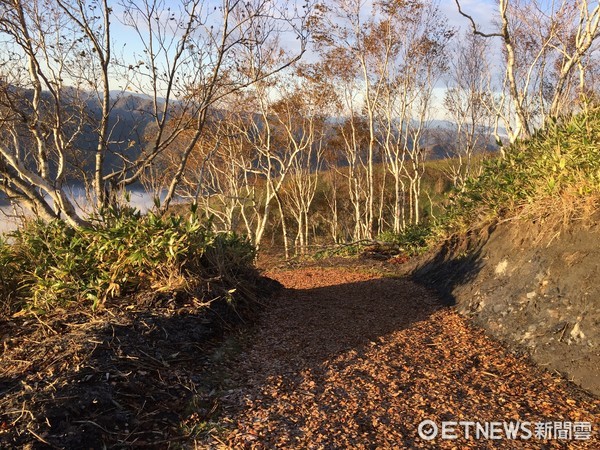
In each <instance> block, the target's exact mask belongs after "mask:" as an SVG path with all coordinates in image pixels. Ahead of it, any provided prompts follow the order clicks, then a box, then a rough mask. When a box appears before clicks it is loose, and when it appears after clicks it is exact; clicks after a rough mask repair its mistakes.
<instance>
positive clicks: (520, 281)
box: [415, 221, 600, 395]
mask: <svg viewBox="0 0 600 450" xmlns="http://www.w3.org/2000/svg"><path fill="white" fill-rule="evenodd" d="M415 277H416V279H418V280H421V281H423V282H425V283H426V284H427V285H428V286H431V287H433V288H435V289H436V290H437V291H438V292H440V293H441V294H442V295H444V296H445V298H446V299H447V300H448V301H450V302H455V303H456V305H457V309H458V311H459V312H460V313H462V314H464V315H466V316H468V317H472V318H473V320H474V321H475V323H477V324H478V325H481V326H483V327H484V328H485V329H487V330H488V331H489V332H490V333H491V334H492V335H493V336H495V337H497V338H499V339H500V340H503V341H505V342H506V343H507V345H509V346H514V345H515V344H517V346H518V347H520V348H522V349H526V350H527V351H528V353H529V354H530V355H531V356H532V358H533V360H534V361H536V362H537V363H538V364H539V365H540V366H542V367H546V368H548V369H549V370H556V371H558V372H560V373H562V374H563V375H564V376H565V377H567V378H568V379H570V380H572V381H574V382H575V383H577V384H579V385H580V386H582V387H583V388H585V389H588V390H589V391H591V392H593V393H595V394H596V395H600V282H599V281H600V227H599V226H598V225H597V224H592V225H587V226H586V225H584V224H576V225H570V226H569V227H567V228H565V227H564V226H560V227H559V226H555V227H551V226H549V224H548V223H532V222H526V221H513V222H510V223H503V224H500V225H498V226H496V227H494V228H490V229H487V230H484V231H482V232H481V233H480V234H477V235H475V234H473V235H470V236H469V237H467V238H464V239H457V240H455V241H454V242H451V243H449V244H447V245H446V246H445V247H444V248H442V249H441V250H440V251H439V252H438V253H437V254H436V255H435V256H433V257H431V258H430V259H429V260H427V261H425V262H424V263H422V264H421V265H420V267H418V269H417V270H416V271H415Z"/></svg>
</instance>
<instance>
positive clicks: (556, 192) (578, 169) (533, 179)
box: [443, 109, 600, 230]
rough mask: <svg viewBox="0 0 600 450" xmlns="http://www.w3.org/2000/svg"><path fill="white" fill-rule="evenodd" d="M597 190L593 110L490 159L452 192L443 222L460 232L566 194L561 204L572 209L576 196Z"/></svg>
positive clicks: (598, 150) (598, 127)
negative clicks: (461, 186) (459, 189)
mask: <svg viewBox="0 0 600 450" xmlns="http://www.w3.org/2000/svg"><path fill="white" fill-rule="evenodd" d="M599 194H600V109H594V110H592V111H590V112H588V113H582V114H579V115H575V116H572V117H570V118H567V119H562V120H560V121H558V120H555V121H552V122H550V123H549V124H548V125H547V126H546V127H545V128H544V129H542V130H540V131H538V132H537V133H536V134H535V135H534V136H532V137H531V138H529V139H526V140H522V141H518V142H516V143H514V144H512V145H511V146H509V147H508V148H506V150H505V155H504V157H498V158H494V159H489V160H487V161H486V162H485V163H484V169H483V172H482V174H481V175H480V176H479V177H477V178H472V179H470V180H468V181H467V183H466V185H465V187H464V189H463V190H462V191H460V192H455V193H453V194H452V195H451V197H450V204H449V205H448V212H447V214H446V217H445V218H444V220H443V222H444V224H445V226H446V227H447V228H450V229H454V230H456V229H461V228H465V227H469V226H470V224H477V223H481V222H489V221H492V220H495V219H497V218H501V217H506V216H508V215H510V214H513V213H515V212H516V211H517V210H518V209H519V208H522V207H524V206H525V207H526V206H528V205H529V206H530V210H531V211H535V206H536V205H541V206H544V205H546V206H547V205H548V204H549V203H551V202H552V201H556V199H558V198H560V197H565V198H566V199H568V200H566V201H565V202H563V204H565V205H566V206H567V207H569V205H573V201H572V199H577V198H579V199H585V198H586V197H590V196H598V195H599ZM542 209H544V208H542ZM547 209H548V208H545V210H546V212H548V211H547ZM540 212H542V213H543V212H544V211H542V210H541V209H540Z"/></svg>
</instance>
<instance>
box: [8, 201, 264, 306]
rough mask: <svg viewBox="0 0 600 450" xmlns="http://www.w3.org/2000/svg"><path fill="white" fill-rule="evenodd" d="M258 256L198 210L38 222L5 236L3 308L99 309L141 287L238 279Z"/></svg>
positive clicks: (187, 287) (186, 286)
mask: <svg viewBox="0 0 600 450" xmlns="http://www.w3.org/2000/svg"><path fill="white" fill-rule="evenodd" d="M254 256H255V251H254V248H253V246H252V245H251V244H250V243H249V242H248V241H247V240H246V239H245V238H242V237H239V236H237V235H235V234H224V233H215V232H213V231H212V230H211V224H210V222H207V221H204V220H201V219H199V218H198V216H197V215H196V214H191V215H190V216H189V217H187V218H184V217H181V216H168V217H161V216H158V215H155V214H152V213H149V214H147V215H142V214H140V213H139V212H135V211H132V210H125V211H123V212H120V213H118V214H115V213H113V212H110V211H109V212H107V213H105V214H103V215H102V216H101V217H96V218H93V219H92V221H91V225H90V226H88V227H82V228H77V229H76V228H72V227H70V226H68V225H67V224H66V223H64V222H62V221H53V222H50V223H45V222H42V221H32V222H29V223H28V224H26V225H25V226H23V227H21V228H20V229H18V230H17V231H15V232H13V233H10V234H9V235H8V237H7V240H4V241H0V263H2V264H3V267H4V270H3V273H2V275H0V290H1V291H0V295H2V298H3V303H5V308H4V309H5V310H6V305H7V304H10V305H11V308H10V309H12V310H14V309H15V307H22V306H28V307H32V308H37V309H42V310H44V309H48V308H50V307H52V306H53V305H57V304H66V303H70V302H73V301H75V302H88V303H89V304H90V305H91V306H92V307H94V308H95V307H97V306H98V305H100V304H101V303H103V302H105V301H106V300H107V299H110V298H113V297H119V296H125V295H128V294H132V293H136V292H140V291H143V290H153V291H165V290H181V289H183V290H190V291H191V290H193V289H195V288H196V287H197V286H198V284H199V283H201V282H202V280H203V279H205V278H212V279H214V278H215V277H220V278H222V279H227V280H228V281H229V282H230V283H234V280H235V277H236V276H238V275H239V274H241V273H242V272H248V271H249V270H251V268H252V264H253V260H254Z"/></svg>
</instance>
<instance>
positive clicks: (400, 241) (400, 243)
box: [378, 224, 433, 256]
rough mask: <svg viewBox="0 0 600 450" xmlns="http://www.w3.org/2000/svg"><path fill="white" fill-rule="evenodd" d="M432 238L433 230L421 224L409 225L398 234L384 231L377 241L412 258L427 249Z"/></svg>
mask: <svg viewBox="0 0 600 450" xmlns="http://www.w3.org/2000/svg"><path fill="white" fill-rule="evenodd" d="M432 236H433V228H432V227H431V226H430V225H428V224H421V225H410V226H408V227H406V229H405V230H404V231H403V232H401V233H399V234H396V233H392V232H391V231H386V232H384V233H381V234H380V235H379V237H378V239H379V240H380V241H383V242H386V243H388V244H393V245H395V246H397V247H398V248H399V250H400V251H401V252H402V253H404V254H406V255H408V256H414V255H419V254H421V253H423V252H425V251H426V250H427V249H428V248H429V244H430V240H431V238H432Z"/></svg>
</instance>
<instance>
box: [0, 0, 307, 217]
mask: <svg viewBox="0 0 600 450" xmlns="http://www.w3.org/2000/svg"><path fill="white" fill-rule="evenodd" d="M300 6H304V8H303V9H301V8H300ZM309 7H310V5H309V4H308V3H306V2H305V3H303V4H296V3H291V4H290V3H289V2H288V4H287V7H286V8H282V5H281V4H279V3H278V2H277V1H275V0H272V1H271V0H251V1H244V2H242V1H239V0H223V1H222V2H220V3H219V4H214V3H213V2H207V1H203V0H181V1H179V2H177V3H174V2H164V1H162V0H143V1H141V2H133V1H130V0H123V2H122V3H120V4H116V3H113V2H109V0H92V1H83V0H47V1H43V2H42V1H41V0H31V1H29V2H22V1H21V0H4V1H2V2H0V39H2V41H3V43H4V48H5V50H4V51H3V52H2V53H1V55H0V57H1V58H2V64H1V67H0V78H1V80H2V85H1V86H0V88H1V89H2V94H1V97H2V104H3V109H2V113H1V114H2V123H3V128H2V132H3V136H2V137H4V138H6V139H4V140H3V141H2V143H0V155H1V161H0V173H1V176H2V183H1V185H0V187H1V189H2V190H3V191H4V192H5V193H7V194H8V195H9V197H10V198H11V199H12V200H14V201H16V202H20V203H22V204H24V205H26V206H28V207H30V208H31V209H32V210H33V211H34V212H35V213H36V214H38V215H40V216H41V217H44V218H46V219H49V218H52V217H63V218H65V219H66V220H68V221H69V222H71V224H73V225H79V224H82V223H83V219H82V216H81V213H80V212H79V211H77V209H76V208H75V205H74V204H73V201H72V199H70V198H69V196H68V195H67V193H66V189H65V184H66V183H67V181H69V180H68V177H67V168H68V166H69V162H72V160H73V158H71V156H70V155H72V154H76V153H77V152H79V153H82V154H83V156H82V160H83V161H84V164H89V167H86V169H85V171H84V172H85V173H86V177H87V175H88V174H90V173H91V174H93V176H92V177H91V178H92V179H93V183H92V184H93V195H94V197H95V202H96V205H97V207H103V206H106V205H108V204H109V203H111V202H112V201H114V199H115V198H116V196H115V193H117V192H120V191H123V190H124V189H125V188H126V187H127V186H131V185H133V184H134V183H137V182H139V181H140V179H141V178H142V176H143V175H145V174H146V173H147V172H148V171H149V170H151V169H152V167H153V165H154V164H155V162H156V160H157V158H158V156H159V155H161V154H162V153H163V152H165V151H167V149H168V148H169V146H170V145H171V144H172V143H173V142H175V141H176V140H177V139H179V140H180V141H181V139H180V135H181V134H182V133H183V132H184V131H187V132H188V137H187V142H186V145H185V146H184V148H183V151H182V152H181V153H180V155H179V158H178V161H177V166H176V167H177V169H176V170H175V171H174V173H173V177H172V179H170V180H169V182H168V184H167V185H166V186H164V188H165V195H164V198H163V205H162V207H163V209H165V208H166V207H167V206H168V205H169V203H170V202H171V201H172V199H173V198H174V196H175V195H176V192H177V187H178V185H179V184H180V182H181V180H182V177H183V176H184V173H185V170H186V167H187V164H188V162H189V160H190V155H191V154H192V152H193V151H194V149H195V147H196V144H197V143H198V141H199V140H200V138H201V136H202V134H203V132H204V126H205V123H206V121H207V117H208V115H209V109H210V108H211V107H212V106H213V105H214V104H216V103H218V102H219V101H220V100H221V99H223V98H225V97H226V96H227V95H229V94H230V93H232V92H235V91H237V90H239V89H243V88H245V87H247V86H250V85H252V84H253V83H255V82H257V81H260V80H264V79H266V78H268V77H269V76H270V75H272V74H273V73H276V72H279V71H281V70H282V69H284V68H286V67H288V66H289V65H290V64H292V63H293V62H294V61H296V60H298V58H299V57H300V56H301V55H302V54H303V52H304V49H305V43H306V37H307V36H306V33H305V18H306V12H307V11H308V10H309ZM117 19H118V20H120V21H121V22H122V23H123V25H124V26H125V27H127V28H128V29H129V30H130V33H129V34H130V39H131V41H130V42H127V43H121V44H120V45H121V50H122V51H121V53H119V54H117V52H115V47H116V46H117V45H119V44H116V42H115V33H114V22H115V21H116V20H117ZM283 35H285V36H286V37H290V38H293V37H296V38H297V39H298V40H294V39H291V40H290V41H293V43H294V44H293V45H294V48H292V49H289V50H290V51H289V52H282V53H280V54H279V56H278V59H277V63H276V64H272V60H271V59H269V60H268V61H267V59H265V58H264V56H265V55H270V49H272V48H273V46H274V45H275V43H276V42H277V41H278V39H279V38H280V37H281V36H283ZM125 44H130V47H133V49H132V51H129V50H127V46H126V45H125ZM131 44H133V45H131ZM137 49H141V50H137ZM265 49H266V50H265ZM249 54H251V55H252V57H253V70H252V71H249V70H247V66H246V65H245V63H246V62H247V59H248V55H249ZM269 58H270V56H269ZM267 63H268V68H267ZM115 88H116V90H117V91H119V90H120V91H121V94H120V95H119V94H115V92H114V89H115ZM125 90H131V91H134V92H137V93H139V94H140V95H142V94H143V95H144V96H149V98H150V102H149V103H150V106H149V107H144V108H143V111H139V113H140V115H144V116H145V117H150V120H151V122H152V127H151V129H152V133H151V134H150V133H146V134H145V135H146V140H145V141H144V142H136V141H135V140H134V139H131V141H130V142H116V141H115V140H116V137H115V136H114V135H113V131H114V127H113V126H111V123H110V122H111V113H112V112H113V111H114V109H115V108H116V104H117V102H118V101H119V99H122V98H123V97H124V93H123V91H125ZM94 111H98V112H97V113H95V112H94ZM90 112H92V113H90ZM90 116H91V117H90ZM146 120H147V119H146ZM133 128H136V127H133ZM11 130H12V131H11ZM190 131H191V133H189V132H190ZM82 141H85V142H86V145H85V146H83V147H82V145H81V142H82ZM31 143H34V146H35V150H34V146H32V145H31ZM129 144H130V145H129ZM124 148H126V149H128V150H127V151H124ZM109 160H110V161H109Z"/></svg>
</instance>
